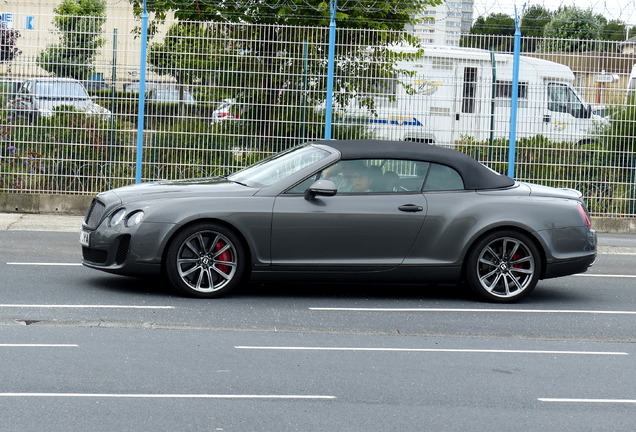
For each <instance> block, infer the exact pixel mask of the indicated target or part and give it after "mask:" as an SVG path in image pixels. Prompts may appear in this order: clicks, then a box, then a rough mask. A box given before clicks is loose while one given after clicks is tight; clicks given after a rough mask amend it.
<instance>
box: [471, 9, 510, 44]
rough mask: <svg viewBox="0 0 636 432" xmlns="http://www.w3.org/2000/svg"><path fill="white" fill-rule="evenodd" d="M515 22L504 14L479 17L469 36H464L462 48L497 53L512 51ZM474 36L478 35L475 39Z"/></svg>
mask: <svg viewBox="0 0 636 432" xmlns="http://www.w3.org/2000/svg"><path fill="white" fill-rule="evenodd" d="M514 34H515V20H514V19H513V18H512V17H511V16H509V15H506V14H504V13H494V14H490V15H488V16H487V17H485V18H484V17H479V18H477V20H476V21H475V24H473V26H472V27H471V28H470V33H469V35H466V36H462V39H461V41H460V45H461V46H465V47H472V48H483V49H491V48H492V49H494V50H495V51H512V48H513V42H514V41H513V36H514ZM472 35H476V36H477V37H474V36H472Z"/></svg>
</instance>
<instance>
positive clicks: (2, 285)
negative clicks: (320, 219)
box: [0, 223, 636, 431]
mask: <svg viewBox="0 0 636 432" xmlns="http://www.w3.org/2000/svg"><path fill="white" fill-rule="evenodd" d="M61 225H63V224H62V223H60V224H59V225H58V226H61ZM72 225H73V223H70V224H69V226H71V227H72ZM14 228H15V226H14ZM60 231H72V229H61V230H60ZM600 243H601V246H602V247H601V251H602V253H601V255H599V259H598V261H597V263H596V264H595V266H594V267H593V268H592V269H591V270H590V272H589V273H587V274H586V275H582V276H571V277H566V278H561V279H554V280H546V281H542V282H540V283H539V285H538V287H537V289H536V290H535V292H534V293H533V295H532V296H530V298H529V299H527V300H526V301H524V302H523V303H519V304H515V305H506V306H502V305H492V304H487V303H479V302H475V301H474V300H473V299H472V298H471V297H470V296H469V295H468V294H467V293H466V292H464V291H462V290H461V289H458V288H457V287H453V286H429V287H413V286H369V285H360V286H351V285H347V286H334V285H331V286H322V285H307V284H303V285H300V284H287V285H277V284H272V285H258V286H250V287H247V288H245V289H243V290H242V291H240V292H238V293H236V294H235V295H233V296H231V297H228V298H225V299H220V300H195V299H188V298H182V297H179V296H175V295H174V294H173V293H172V292H171V291H170V289H169V288H167V287H166V286H165V285H164V284H163V283H162V282H161V281H156V280H140V279H130V278H124V277H119V276H114V275H108V274H103V273H100V272H96V271H93V270H90V269H87V268H84V267H82V266H79V265H78V263H79V254H80V251H79V245H78V234H77V232H46V231H23V230H16V229H9V230H5V231H2V230H0V244H1V245H2V247H1V248H0V296H1V297H0V365H2V366H1V368H0V374H1V375H0V376H1V377H2V379H1V380H0V431H261V430H270V429H273V430H277V431H325V430H332V431H334V430H337V431H387V430H390V431H411V430H413V431H491V430H495V431H508V430H515V431H538V430H541V431H634V430H636V386H635V385H634V384H635V383H636V361H634V358H635V357H636V266H635V265H634V263H635V262H636V261H635V257H636V236H629V235H617V234H613V235H607V234H606V235H601V236H600Z"/></svg>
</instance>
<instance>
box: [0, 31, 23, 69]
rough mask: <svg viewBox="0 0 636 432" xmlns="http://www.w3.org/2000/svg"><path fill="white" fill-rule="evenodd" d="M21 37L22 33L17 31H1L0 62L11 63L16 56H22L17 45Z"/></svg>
mask: <svg viewBox="0 0 636 432" xmlns="http://www.w3.org/2000/svg"><path fill="white" fill-rule="evenodd" d="M19 37H20V31H19V30H15V29H0V62H1V63H4V62H10V61H12V60H13V59H14V58H15V57H16V56H18V55H20V54H22V50H20V49H19V48H18V47H17V46H16V43H17V41H18V38H19Z"/></svg>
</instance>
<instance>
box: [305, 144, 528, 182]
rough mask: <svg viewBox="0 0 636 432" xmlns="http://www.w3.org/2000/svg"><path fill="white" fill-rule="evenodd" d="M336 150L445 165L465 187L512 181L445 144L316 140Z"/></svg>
mask: <svg viewBox="0 0 636 432" xmlns="http://www.w3.org/2000/svg"><path fill="white" fill-rule="evenodd" d="M316 144H323V145H327V146H329V147H332V148H334V149H336V150H338V151H339V152H340V154H341V158H342V159H345V160H350V159H404V160H415V161H420V160H421V161H427V162H434V163H439V164H442V165H448V166H449V167H452V168H454V169H455V170H457V171H458V172H459V173H460V175H461V176H462V178H463V180H464V187H465V188H466V189H497V188H505V187H510V186H513V185H514V184H515V182H514V180H513V179H511V178H510V177H507V176H505V175H501V174H498V173H496V172H494V171H492V170H490V169H489V168H487V167H485V166H484V165H482V164H481V163H479V162H477V161H476V160H475V159H473V158H471V157H470V156H468V155H466V154H464V153H461V152H458V151H457V150H452V149H449V148H445V147H439V146H435V145H430V144H423V143H416V142H410V141H385V140H342V141H340V140H330V141H317V142H316Z"/></svg>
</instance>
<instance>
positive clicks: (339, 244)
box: [272, 160, 426, 271]
mask: <svg viewBox="0 0 636 432" xmlns="http://www.w3.org/2000/svg"><path fill="white" fill-rule="evenodd" d="M349 162H352V161H341V162H339V163H338V164H336V165H335V166H332V167H331V168H343V167H344V169H343V170H340V171H341V172H339V173H338V174H337V176H341V177H340V180H341V181H334V184H337V185H338V193H337V194H336V195H335V196H331V197H326V196H318V197H315V198H313V199H306V198H305V196H304V195H303V194H302V192H303V191H304V190H305V189H306V188H307V187H308V186H309V185H310V184H311V182H313V181H314V180H316V179H317V178H327V179H328V176H327V175H326V172H327V170H325V172H323V173H319V174H318V175H316V176H312V178H309V179H307V180H306V181H305V182H303V183H301V185H299V186H297V187H296V188H293V189H292V190H290V191H288V192H286V193H283V194H281V195H279V196H278V197H277V198H276V200H275V203H274V209H273V218H272V264H273V265H275V266H303V267H304V266H307V267H314V266H315V267H317V268H318V269H322V270H325V271H330V270H333V269H334V266H338V267H339V266H348V268H355V267H358V266H378V267H382V268H390V267H394V266H397V265H399V264H400V263H401V262H402V261H403V260H404V258H405V257H406V255H407V254H408V252H409V250H410V249H411V247H412V245H413V242H414V241H415V238H417V235H418V233H419V231H420V229H421V227H422V224H423V222H424V219H425V217H426V199H425V198H424V196H423V194H422V193H421V185H422V181H423V178H422V177H421V176H420V175H418V174H417V172H416V163H415V162H411V161H390V163H389V164H387V161H377V160H373V161H371V160H365V161H355V163H356V164H359V165H362V166H363V167H364V168H365V169H368V170H369V172H372V171H374V172H375V173H374V174H370V175H373V176H374V177H375V178H374V179H373V181H372V182H371V186H368V183H366V184H365V185H366V186H364V187H367V189H364V190H355V189H353V188H352V187H351V185H350V184H349V185H348V184H347V181H348V179H347V177H348V176H350V177H355V173H354V171H355V170H356V168H355V164H354V163H349ZM331 168H329V169H328V170H331ZM395 169H398V170H400V169H401V170H402V172H400V173H397V172H396V171H395ZM333 180H337V178H335V177H334V178H333ZM361 184H362V183H361ZM352 266H353V267H352Z"/></svg>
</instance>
